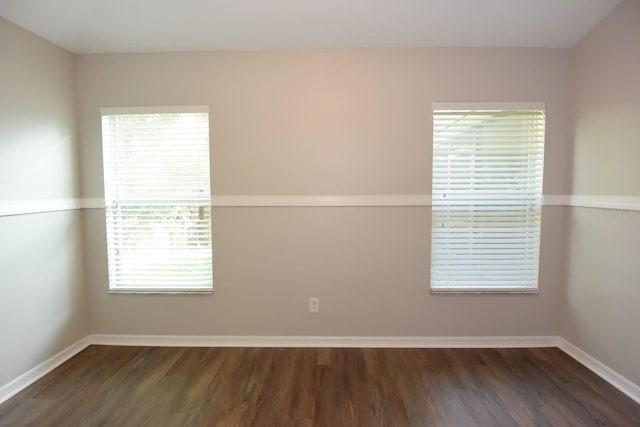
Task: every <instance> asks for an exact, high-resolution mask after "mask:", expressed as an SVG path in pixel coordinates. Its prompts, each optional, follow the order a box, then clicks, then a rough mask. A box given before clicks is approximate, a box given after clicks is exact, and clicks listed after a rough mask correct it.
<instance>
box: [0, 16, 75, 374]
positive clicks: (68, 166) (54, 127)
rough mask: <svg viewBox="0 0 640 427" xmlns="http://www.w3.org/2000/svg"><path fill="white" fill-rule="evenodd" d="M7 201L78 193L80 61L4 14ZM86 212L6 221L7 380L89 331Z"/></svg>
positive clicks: (0, 197)
mask: <svg viewBox="0 0 640 427" xmlns="http://www.w3.org/2000/svg"><path fill="white" fill-rule="evenodd" d="M0 58H2V66H0V93H1V94H2V95H1V96H0V202H6V201H12V200H49V199H55V198H72V197H77V196H78V189H77V180H78V177H77V168H76V163H77V154H76V151H77V147H76V138H75V132H76V130H75V107H74V83H73V82H74V59H73V57H72V56H71V55H70V54H69V53H67V52H65V51H64V50H62V49H60V48H58V47H56V46H54V45H52V44H50V43H48V42H46V41H44V40H42V39H40V38H38V37H36V36H35V35H33V34H31V33H29V32H27V31H24V30H22V29H20V28H18V27H17V26H15V25H13V24H11V23H9V22H8V21H6V20H4V19H2V18H0ZM80 221H81V216H80V214H79V213H77V212H57V213H42V214H34V215H18V216H10V217H9V216H5V217H0V236H1V237H0V347H1V348H2V351H0V385H2V384H4V383H6V382H8V381H10V380H12V379H13V378H15V377H17V376H18V375H20V374H22V373H24V372H25V371H27V370H28V369H30V368H33V367H34V366H35V365H37V364H38V363H40V362H42V361H44V360H46V359H47V358H49V357H51V356H52V355H53V354H55V353H57V352H58V351H60V350H62V349H63V348H65V347H67V346H68V345H70V344H71V343H73V342H75V341H76V340H78V339H80V338H82V337H84V336H85V335H86V334H87V325H86V316H85V311H84V306H85V305H84V293H83V288H82V280H81V267H80V266H81V263H82V259H83V258H82V253H81V250H80V248H81V238H80V232H81V228H80Z"/></svg>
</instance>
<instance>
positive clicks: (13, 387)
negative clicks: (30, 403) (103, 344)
mask: <svg viewBox="0 0 640 427" xmlns="http://www.w3.org/2000/svg"><path fill="white" fill-rule="evenodd" d="M89 345H91V343H90V342H89V337H84V338H82V339H80V340H78V341H76V342H75V343H73V344H71V345H70V346H69V347H67V348H65V349H64V350H62V351H60V352H59V353H57V354H55V355H53V356H51V357H50V358H48V359H47V360H45V361H44V362H42V363H40V364H39V365H37V366H36V367H34V368H31V369H29V370H28V371H27V372H25V373H24V374H22V375H20V376H18V377H17V378H15V379H13V380H12V381H9V382H8V383H6V384H4V385H2V386H0V403H2V402H4V401H5V400H7V399H9V398H11V397H13V396H15V395H16V394H18V393H20V392H21V391H22V390H24V389H25V388H27V387H28V386H30V385H31V384H33V383H34V382H36V381H37V380H39V379H40V378H42V377H44V376H45V375H47V374H48V373H49V372H51V371H53V370H54V369H55V368H57V367H58V366H60V365H62V364H63V363H64V362H66V361H67V360H69V359H71V358H72V357H73V356H75V355H76V354H78V353H80V352H81V351H82V350H84V349H85V348H87V347H88V346H89Z"/></svg>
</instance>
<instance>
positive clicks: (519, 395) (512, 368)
mask: <svg viewBox="0 0 640 427" xmlns="http://www.w3.org/2000/svg"><path fill="white" fill-rule="evenodd" d="M22 426H38V427H41V426H118V427H127V426H154V427H155V426H233V427H237V426H260V427H263V426H267V427H268V426H278V427H280V426H295V427H298V426H300V427H311V426H329V427H336V426H367V427H369V426H394V427H395V426H446V427H450V426H465V427H467V426H483V427H484V426H491V427H494V426H552V427H557V426H586V427H589V426H616V427H618V426H619V427H627V426H628V427H638V426H640V405H638V404H636V403H635V402H633V401H632V400H631V399H629V398H628V397H626V396H625V395H623V394H622V393H621V392H619V391H618V390H616V389H614V388H613V387H612V386H611V385H609V384H608V383H606V382H605V381H603V380H602V379H601V378H599V377H598V376H597V375H595V374H594V373H593V372H591V371H589V370H588V369H586V368H585V367H584V366H582V365H580V364H579V363H578V362H576V361H575V360H573V359H572V358H570V357H569V356H567V355H566V354H564V353H563V352H562V351H560V350H559V349H555V348H540V349H358V348H353V349H346V348H342V349H341V348H335V349H334V348H321V349H314V348H154V347H112V346H90V347H88V348H87V349H85V350H84V351H82V352H81V353H79V354H78V355H76V356H75V357H73V358H72V359H70V360H68V361H67V362H65V363H64V364H62V365H61V366H59V367H58V368H57V369H55V370H53V371H52V372H50V373H49V374H48V375H46V376H45V377H43V378H41V379H40V380H39V381H37V382H35V383H34V384H32V385H31V386H29V387H28V388H26V389H25V390H23V391H22V392H21V393H19V394H18V395H16V396H14V397H13V398H12V399H9V400H8V401H7V402H5V403H3V404H2V405H0V427H22Z"/></svg>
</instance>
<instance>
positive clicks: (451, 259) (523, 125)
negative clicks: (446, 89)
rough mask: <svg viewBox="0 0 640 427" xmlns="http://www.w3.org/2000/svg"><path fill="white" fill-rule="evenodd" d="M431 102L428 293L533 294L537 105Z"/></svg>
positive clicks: (540, 116)
mask: <svg viewBox="0 0 640 427" xmlns="http://www.w3.org/2000/svg"><path fill="white" fill-rule="evenodd" d="M497 107H498V108H496V107H495V106H494V107H493V108H489V106H487V105H482V106H480V108H455V105H453V104H446V103H445V104H443V105H437V104H434V109H433V177H432V178H433V181H432V226H431V233H432V234H431V289H432V290H433V291H443V292H466V291H471V292H501V291H503V292H535V291H537V288H538V263H539V248H540V227H541V211H542V176H543V159H544V133H545V113H544V107H542V108H539V107H538V108H524V109H522V108H514V107H513V106H506V107H503V108H500V106H499V104H498V106H497Z"/></svg>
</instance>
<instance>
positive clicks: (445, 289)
mask: <svg viewBox="0 0 640 427" xmlns="http://www.w3.org/2000/svg"><path fill="white" fill-rule="evenodd" d="M438 110H452V111H455V110H460V111H469V110H480V111H481V110H490V111H491V110H496V111H514V110H515V111H519V110H522V111H526V110H539V111H542V114H543V120H544V121H543V135H542V145H541V151H542V154H541V162H542V164H541V166H540V184H539V193H538V194H537V199H538V202H537V204H536V206H537V207H538V209H539V217H540V219H539V225H538V228H537V248H536V253H537V255H536V266H537V272H536V274H535V287H534V286H529V287H519V286H512V287H509V286H486V285H484V286H473V285H468V286H436V287H434V285H433V274H434V270H433V247H434V240H433V235H434V233H433V230H434V219H433V214H434V195H433V193H434V182H435V180H434V178H436V177H435V164H434V161H435V154H434V152H433V151H432V159H431V166H432V171H431V192H432V203H431V215H432V217H431V218H432V219H431V224H430V264H429V266H430V268H429V288H430V292H431V293H432V294H536V295H537V294H538V293H539V289H540V259H541V256H540V247H541V244H542V212H543V184H544V164H545V161H544V151H545V146H546V127H547V126H546V104H545V102H433V103H432V109H431V119H432V121H431V123H432V149H433V148H434V147H435V142H436V141H435V136H436V129H435V112H436V111H438ZM479 200H480V199H479ZM470 212H471V211H470ZM523 259H524V257H523Z"/></svg>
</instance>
